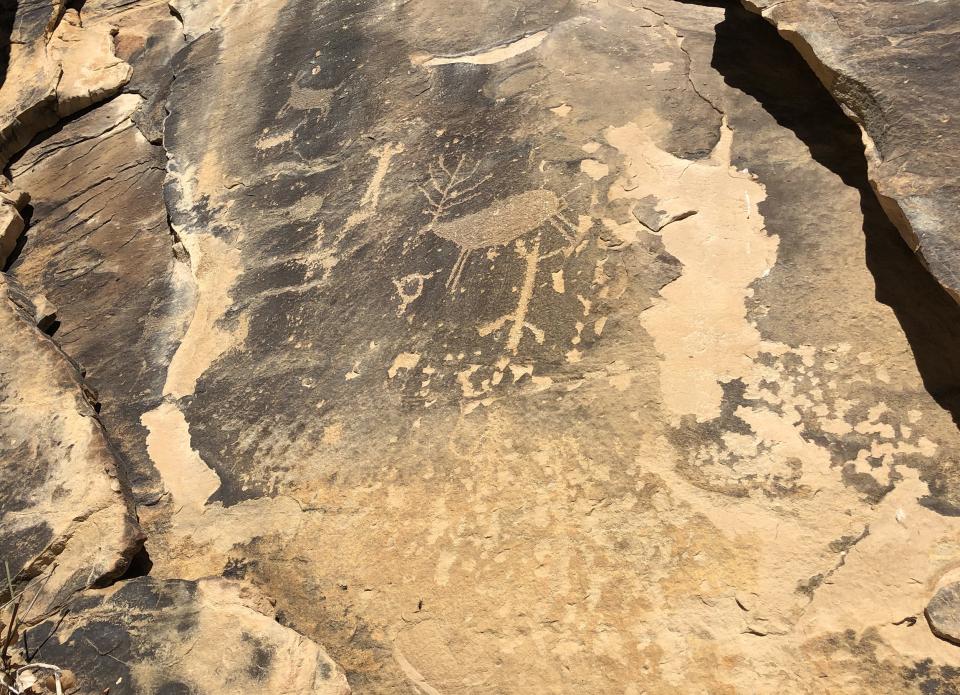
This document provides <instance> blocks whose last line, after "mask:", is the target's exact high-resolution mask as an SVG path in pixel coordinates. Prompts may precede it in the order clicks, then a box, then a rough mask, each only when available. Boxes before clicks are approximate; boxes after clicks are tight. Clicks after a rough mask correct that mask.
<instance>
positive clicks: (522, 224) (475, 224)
mask: <svg viewBox="0 0 960 695" xmlns="http://www.w3.org/2000/svg"><path fill="white" fill-rule="evenodd" d="M562 213H563V204H562V201H561V200H560V198H559V197H558V196H557V195H556V194H555V193H554V192H553V191H548V190H546V189H537V190H533V191H526V192H524V193H518V194H516V195H512V196H510V197H508V198H505V199H503V200H497V201H495V202H494V203H492V204H491V205H490V206H489V207H487V208H484V209H483V210H480V211H479V212H475V213H471V214H469V215H464V216H462V217H457V218H456V219H453V220H451V221H449V222H439V223H437V224H434V225H433V226H432V228H431V231H432V232H433V233H434V234H436V235H437V236H438V237H440V238H441V239H446V240H448V241H452V242H453V243H455V244H456V245H457V246H459V247H460V255H459V256H458V257H457V260H456V262H455V263H454V265H453V269H452V270H451V271H450V276H449V278H448V279H447V287H448V288H449V289H450V290H451V291H453V290H455V289H456V287H457V284H458V282H459V281H460V276H461V275H462V274H463V268H464V266H465V265H466V263H467V258H468V257H469V255H470V253H471V252H472V251H476V250H479V249H485V248H489V247H491V246H503V245H505V244H509V243H510V242H511V241H514V240H515V239H518V238H519V237H521V236H523V235H524V234H527V233H529V232H532V231H534V230H536V229H538V228H539V227H541V226H542V225H543V224H545V223H549V224H550V225H552V226H553V227H554V229H556V230H557V231H558V232H559V233H560V234H561V236H563V237H564V239H566V240H567V242H569V243H570V244H571V245H572V244H573V243H574V242H575V241H576V239H577V236H576V235H577V234H578V232H579V230H578V228H577V227H576V226H575V224H574V223H573V222H571V221H569V220H568V219H566V218H565V217H564V216H563V214H562Z"/></svg>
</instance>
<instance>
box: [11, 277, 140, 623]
mask: <svg viewBox="0 0 960 695" xmlns="http://www.w3.org/2000/svg"><path fill="white" fill-rule="evenodd" d="M18 290H19V288H17V287H16V286H14V285H11V283H10V282H9V281H8V280H6V279H5V278H3V279H0V495H2V497H0V557H2V558H3V560H4V561H6V562H7V563H9V565H10V567H11V572H13V573H15V579H16V581H17V583H18V584H21V585H22V584H25V583H27V582H29V581H30V580H33V579H35V578H36V579H37V581H36V584H38V585H39V586H41V587H42V588H43V591H42V593H41V594H40V597H39V599H38V603H37V604H36V614H37V615H45V614H46V613H49V612H50V611H52V610H54V609H57V608H59V607H61V606H63V605H64V604H65V603H67V602H68V601H69V600H70V599H71V597H72V594H73V593H75V592H77V591H79V590H81V589H84V588H86V587H89V586H95V585H98V584H102V583H104V582H106V581H108V580H110V579H113V578H116V577H117V576H119V575H121V574H123V572H124V571H125V570H126V569H127V565H128V564H129V562H130V559H131V558H132V557H133V555H134V554H135V553H136V552H137V551H138V550H139V549H140V547H141V545H142V543H143V534H142V533H141V531H140V527H139V525H138V524H137V520H136V515H135V513H134V509H133V504H132V500H131V498H130V495H129V491H128V490H127V489H126V486H125V483H124V481H123V477H122V473H121V472H120V471H118V466H117V459H116V457H115V455H114V452H113V451H112V449H111V448H110V445H109V443H108V442H107V439H106V437H105V435H104V432H103V429H102V427H101V425H100V423H99V422H98V421H97V418H96V414H95V412H94V408H93V405H92V402H91V401H92V395H91V394H90V393H89V392H88V391H86V390H85V389H84V388H83V386H82V384H81V381H80V375H79V373H78V372H77V370H76V369H75V367H74V366H73V365H72V364H71V363H70V362H69V361H68V359H67V357H66V356H65V355H64V354H63V353H62V352H61V351H60V350H59V349H58V348H57V347H56V346H55V345H54V344H53V343H52V342H51V341H50V340H49V339H48V338H47V336H46V335H44V334H43V333H41V332H40V331H39V330H38V329H37V328H36V327H35V326H34V325H32V324H33V322H34V320H35V319H34V316H35V308H34V307H33V306H32V304H31V303H30V302H29V300H27V299H26V298H25V295H23V293H22V292H20V291H18ZM33 591H39V588H36V589H31V596H32V594H33Z"/></svg>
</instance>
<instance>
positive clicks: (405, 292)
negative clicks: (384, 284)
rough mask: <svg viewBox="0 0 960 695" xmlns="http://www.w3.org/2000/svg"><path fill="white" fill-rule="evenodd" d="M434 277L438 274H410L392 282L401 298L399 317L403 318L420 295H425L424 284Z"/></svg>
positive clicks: (398, 309)
mask: <svg viewBox="0 0 960 695" xmlns="http://www.w3.org/2000/svg"><path fill="white" fill-rule="evenodd" d="M434 275H436V273H427V274H423V273H410V274H409V275H404V276H403V277H402V278H400V279H398V280H393V281H392V282H393V286H394V287H396V288H397V295H398V296H399V297H400V306H398V307H397V317H400V316H403V315H404V314H405V313H406V312H407V307H409V306H410V305H411V304H413V302H415V301H417V300H418V299H419V298H420V295H421V294H423V284H424V283H425V282H426V281H427V280H429V279H430V278H432V277H433V276H434Z"/></svg>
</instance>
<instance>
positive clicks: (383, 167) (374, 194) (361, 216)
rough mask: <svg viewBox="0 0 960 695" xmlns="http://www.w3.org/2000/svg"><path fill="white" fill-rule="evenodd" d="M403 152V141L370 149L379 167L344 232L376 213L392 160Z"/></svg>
mask: <svg viewBox="0 0 960 695" xmlns="http://www.w3.org/2000/svg"><path fill="white" fill-rule="evenodd" d="M401 152H403V143H387V144H386V145H384V146H383V147H382V148H379V149H373V150H371V151H370V156H371V157H375V158H376V160H377V168H376V169H375V170H374V172H373V176H372V177H371V179H370V183H369V184H368V185H367V190H366V191H365V192H364V194H363V197H362V198H360V206H359V207H358V208H357V209H356V210H355V211H354V212H353V213H351V214H350V216H349V217H348V218H347V223H346V224H345V225H344V227H343V231H344V232H347V231H349V230H351V229H353V228H354V227H356V226H357V225H358V224H361V223H363V222H366V221H367V220H369V219H370V218H371V217H373V215H374V213H376V211H377V204H378V203H379V202H380V189H381V187H382V186H383V180H384V179H385V178H386V176H387V171H388V170H389V169H390V160H391V159H393V157H394V156H395V155H398V154H400V153H401Z"/></svg>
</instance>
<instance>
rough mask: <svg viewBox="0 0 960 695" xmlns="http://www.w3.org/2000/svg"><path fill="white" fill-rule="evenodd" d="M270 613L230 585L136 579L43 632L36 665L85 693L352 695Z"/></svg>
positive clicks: (331, 667)
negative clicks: (72, 679) (73, 678)
mask: <svg viewBox="0 0 960 695" xmlns="http://www.w3.org/2000/svg"><path fill="white" fill-rule="evenodd" d="M274 613H275V611H274V609H273V608H272V606H271V604H270V603H269V602H268V601H266V600H265V599H264V598H263V597H262V596H259V595H258V594H257V593H256V591H253V590H251V589H250V588H249V587H247V586H244V585H242V584H239V583H237V582H232V581H230V580H225V579H206V580H203V581H199V582H188V581H178V580H174V581H158V580H154V579H151V578H149V577H140V578H137V579H133V580H130V581H128V582H124V583H122V584H118V585H116V586H114V587H111V588H109V589H106V590H103V591H99V592H88V593H87V594H86V595H85V596H84V597H83V598H82V599H80V600H78V601H76V602H75V603H74V605H73V610H72V611H71V613H70V614H69V616H68V617H67V618H66V620H63V621H53V620H50V621H47V622H45V623H42V624H40V625H38V626H37V627H36V628H35V629H34V635H36V636H38V638H39V639H43V638H45V637H46V636H47V635H51V638H50V640H49V641H47V642H46V644H44V645H43V646H42V647H40V648H39V650H38V651H37V660H38V661H44V662H53V663H70V664H71V665H72V667H73V669H75V673H76V674H77V675H78V683H77V687H78V689H79V692H83V693H102V692H103V691H104V690H108V691H109V692H110V693H112V694H113V695H125V694H127V693H129V694H131V695H146V694H148V693H150V694H153V693H156V694H158V695H160V694H163V695H166V694H167V693H195V694H196V695H204V694H210V695H215V694H216V695H220V694H222V693H251V692H268V693H317V694H318V695H347V694H348V693H349V692H350V688H349V687H348V686H347V680H346V677H345V676H344V674H343V671H341V670H340V669H339V668H338V667H337V665H336V664H334V663H333V662H332V661H331V660H330V657H329V656H327V655H326V653H324V651H323V650H322V649H321V648H320V647H318V646H317V645H316V644H314V643H313V642H311V641H310V640H308V639H306V638H305V637H303V636H302V635H299V634H297V633H296V632H294V631H293V630H291V629H289V628H287V627H284V626H283V625H281V624H280V623H278V622H277V621H276V620H275V619H274V617H275V616H274ZM107 655H108V656H107Z"/></svg>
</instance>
